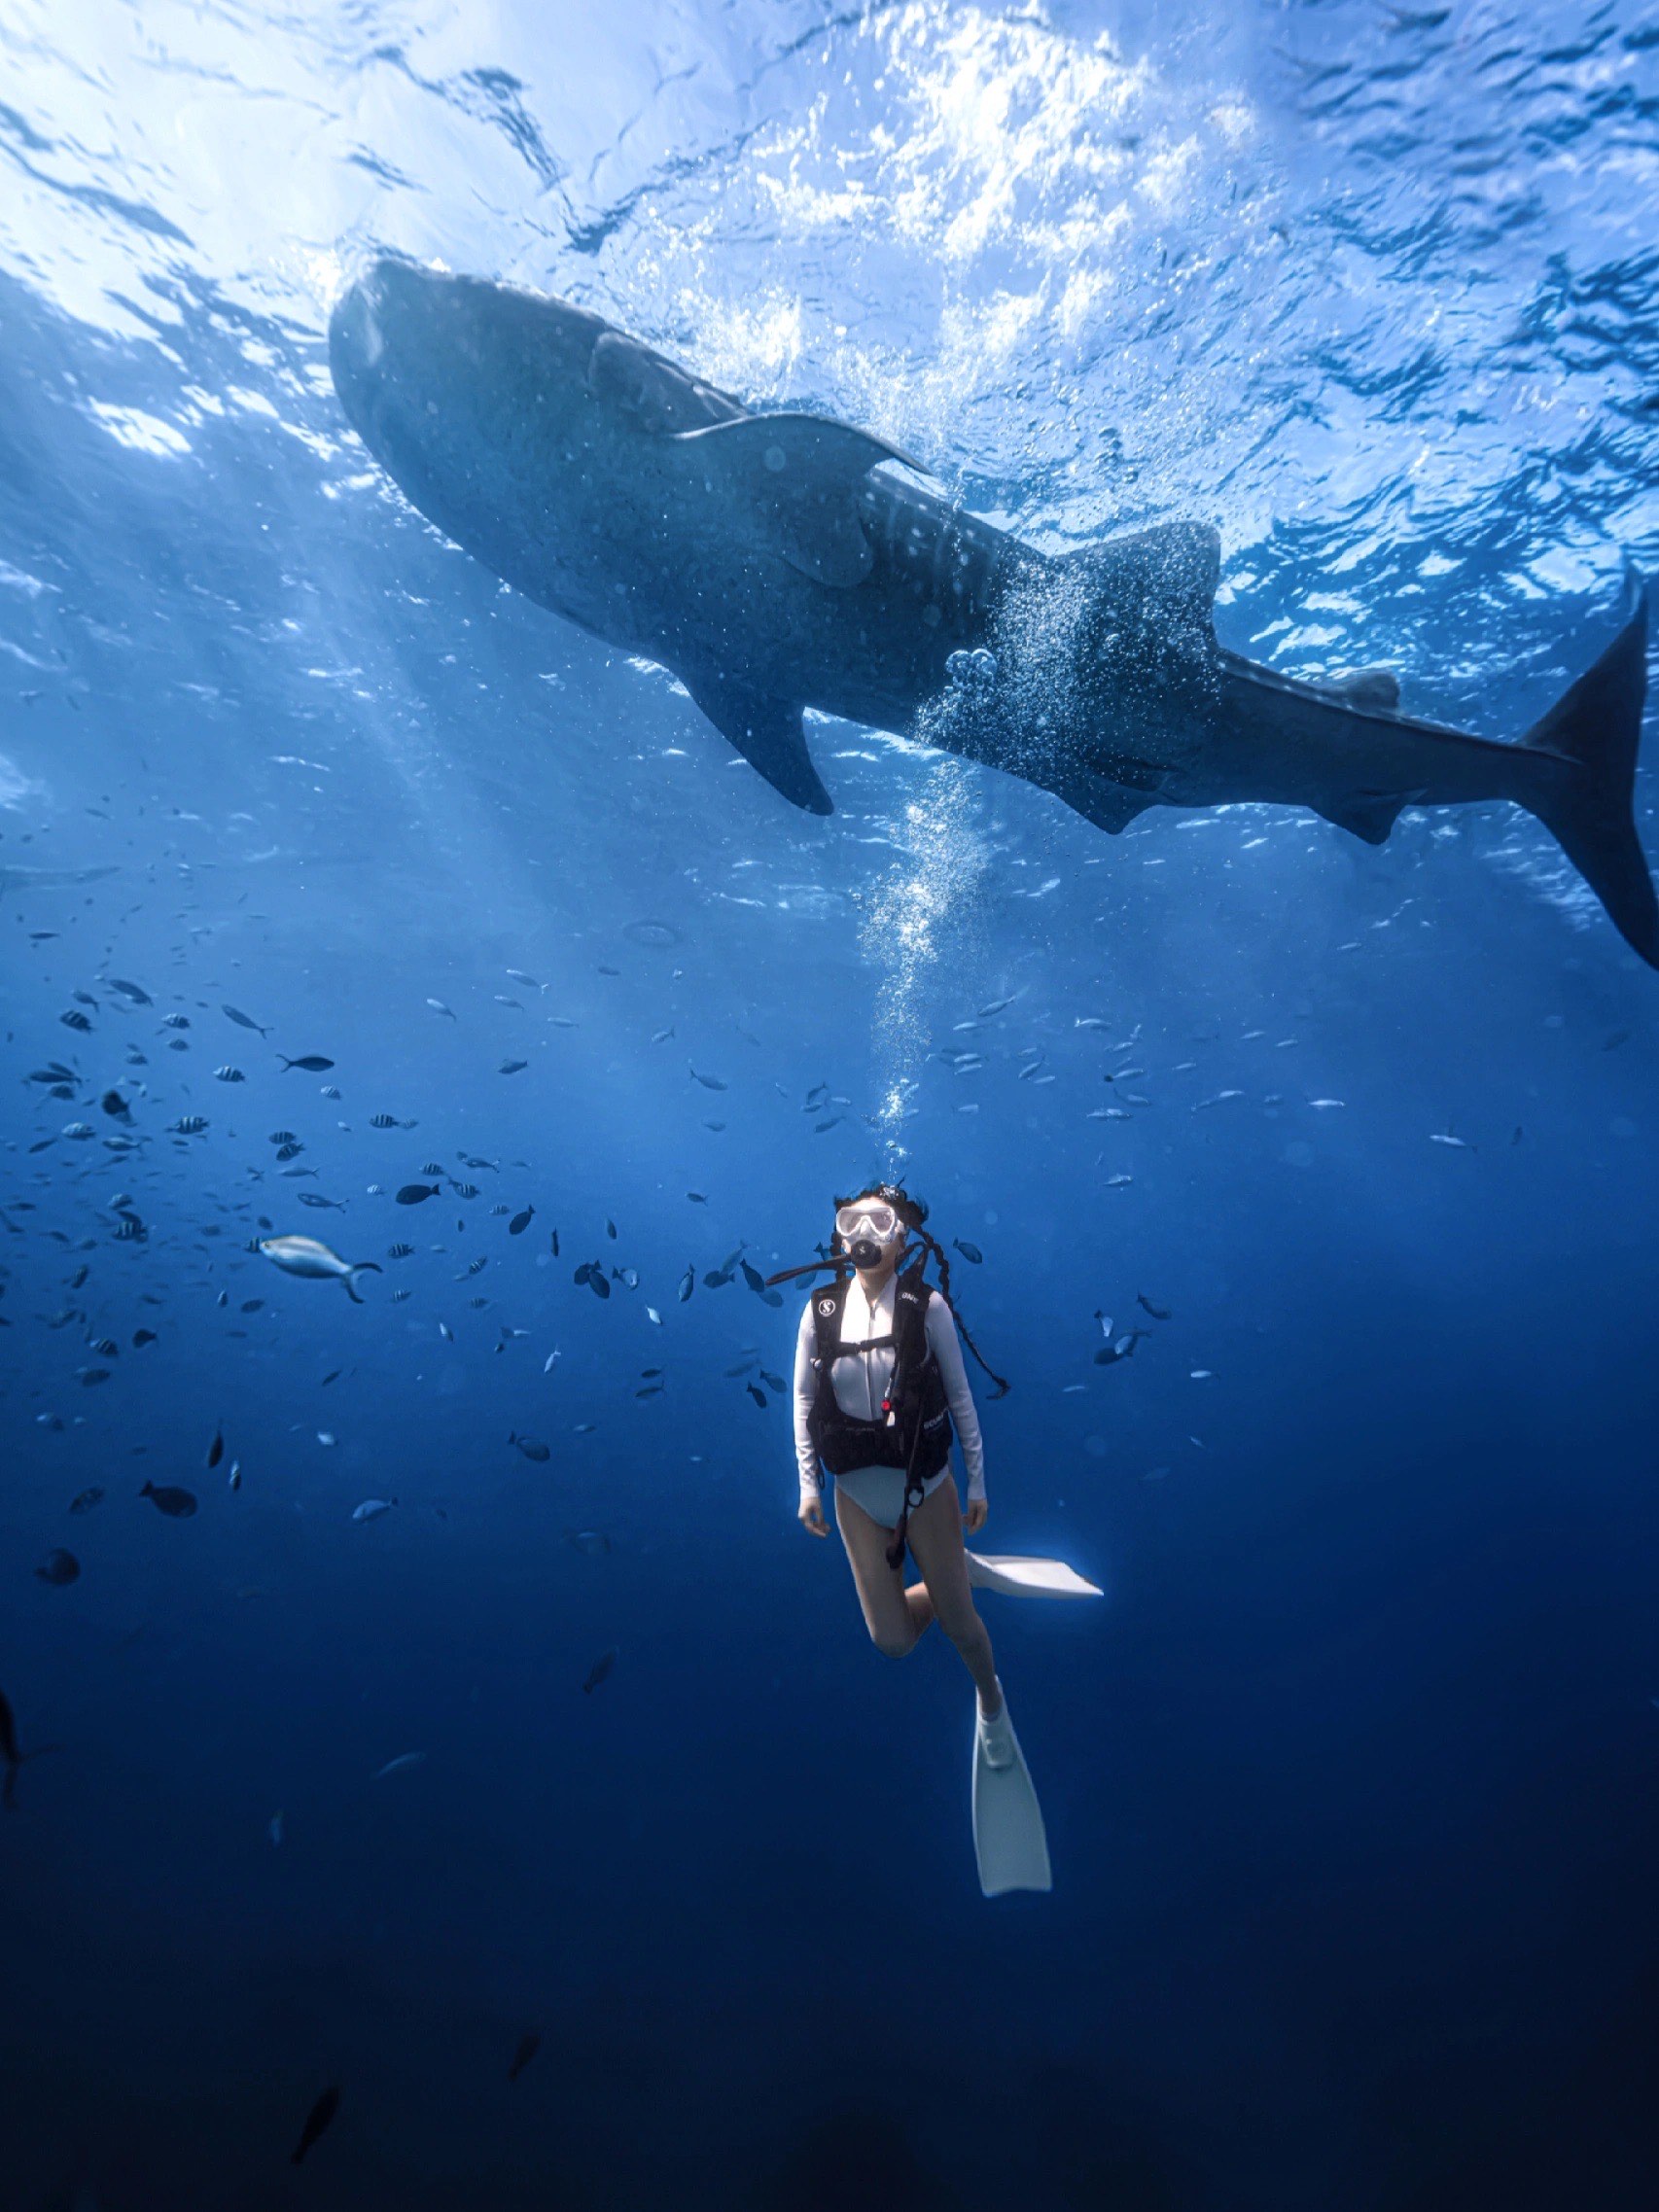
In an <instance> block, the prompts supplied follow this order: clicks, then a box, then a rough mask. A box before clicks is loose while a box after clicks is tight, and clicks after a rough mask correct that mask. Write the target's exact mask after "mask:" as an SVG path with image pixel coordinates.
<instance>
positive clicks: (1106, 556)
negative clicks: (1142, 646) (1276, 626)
mask: <svg viewBox="0 0 1659 2212" xmlns="http://www.w3.org/2000/svg"><path fill="white" fill-rule="evenodd" d="M1059 564H1060V566H1061V567H1062V568H1063V569H1066V570H1069V571H1070V572H1071V573H1072V574H1073V575H1075V576H1081V577H1084V578H1087V579H1089V580H1090V582H1091V584H1092V586H1093V588H1094V590H1095V591H1096V592H1097V593H1098V594H1099V595H1100V596H1101V597H1102V598H1103V599H1108V600H1110V601H1112V603H1113V604H1114V605H1115V606H1116V607H1119V608H1121V609H1122V610H1124V611H1125V612H1127V611H1128V610H1130V609H1134V610H1137V611H1140V610H1147V611H1156V612H1157V613H1158V614H1161V616H1162V618H1163V619H1164V620H1166V621H1178V622H1180V623H1181V624H1182V626H1183V627H1186V628H1192V629H1198V630H1207V629H1209V627H1210V626H1211V621H1212V610H1213V609H1214V607H1215V603H1216V587H1217V585H1218V583H1219V581H1220V577H1221V541H1220V538H1219V536H1218V533H1217V532H1216V531H1215V530H1214V529H1213V528H1212V527H1211V525H1210V524H1209V523H1207V522H1155V523H1152V524H1151V525H1150V526H1149V527H1148V528H1147V529H1145V530H1131V531H1127V532H1125V534H1124V535H1123V536H1122V537H1121V538H1107V539H1103V540H1102V541H1101V543H1100V544H1096V545H1079V546H1077V547H1076V548H1075V549H1074V550H1073V551H1071V552H1069V553H1062V554H1060V555H1059Z"/></svg>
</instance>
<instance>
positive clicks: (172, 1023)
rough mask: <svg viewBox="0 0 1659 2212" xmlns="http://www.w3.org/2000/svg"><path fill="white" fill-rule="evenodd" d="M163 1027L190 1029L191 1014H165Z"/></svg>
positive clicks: (162, 1019) (167, 1028) (162, 1018)
mask: <svg viewBox="0 0 1659 2212" xmlns="http://www.w3.org/2000/svg"><path fill="white" fill-rule="evenodd" d="M161 1027H162V1028H163V1029H164V1030H188V1029H189V1028H190V1016H189V1014H163V1015H162V1017H161Z"/></svg>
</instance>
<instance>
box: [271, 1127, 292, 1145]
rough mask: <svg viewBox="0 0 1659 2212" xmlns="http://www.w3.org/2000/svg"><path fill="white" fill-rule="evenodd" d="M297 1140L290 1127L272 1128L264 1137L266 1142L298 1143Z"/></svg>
mask: <svg viewBox="0 0 1659 2212" xmlns="http://www.w3.org/2000/svg"><path fill="white" fill-rule="evenodd" d="M299 1141H300V1140H299V1138H298V1137H297V1136H296V1135H295V1134H294V1132H293V1130H292V1129H273V1130H272V1131H271V1133H270V1135H269V1136H268V1137H267V1138H266V1139H265V1142H266V1143H267V1144H298V1143H299Z"/></svg>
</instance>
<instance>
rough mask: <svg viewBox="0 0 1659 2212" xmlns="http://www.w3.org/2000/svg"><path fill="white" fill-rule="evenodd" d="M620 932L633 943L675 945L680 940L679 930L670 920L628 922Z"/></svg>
mask: <svg viewBox="0 0 1659 2212" xmlns="http://www.w3.org/2000/svg"><path fill="white" fill-rule="evenodd" d="M622 934H623V936H624V937H626V938H627V939H628V941H629V943H630V944H635V945H677V944H679V943H681V942H682V938H681V933H680V931H679V930H677V929H676V928H675V927H674V925H673V923H672V922H629V923H628V924H627V925H626V926H625V927H624V929H623V930H622Z"/></svg>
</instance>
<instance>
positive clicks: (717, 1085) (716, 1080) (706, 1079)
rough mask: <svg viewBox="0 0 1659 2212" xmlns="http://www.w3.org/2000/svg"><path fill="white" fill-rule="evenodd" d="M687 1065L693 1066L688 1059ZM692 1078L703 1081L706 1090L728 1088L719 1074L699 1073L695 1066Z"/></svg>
mask: <svg viewBox="0 0 1659 2212" xmlns="http://www.w3.org/2000/svg"><path fill="white" fill-rule="evenodd" d="M686 1065H687V1067H688V1068H691V1063H690V1062H689V1061H687V1063H686ZM691 1080H692V1081H693V1082H694V1083H701V1085H702V1086H703V1088H704V1090H705V1091H724V1090H725V1089H726V1088H727V1086H726V1085H725V1084H724V1083H723V1082H722V1081H721V1079H720V1077H719V1076H718V1075H699V1074H698V1072H697V1071H696V1070H695V1069H694V1068H691Z"/></svg>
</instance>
